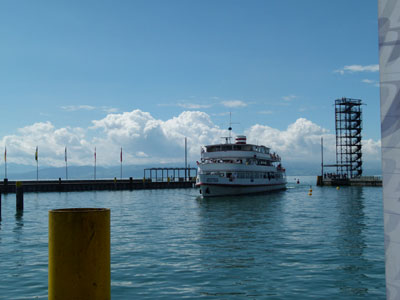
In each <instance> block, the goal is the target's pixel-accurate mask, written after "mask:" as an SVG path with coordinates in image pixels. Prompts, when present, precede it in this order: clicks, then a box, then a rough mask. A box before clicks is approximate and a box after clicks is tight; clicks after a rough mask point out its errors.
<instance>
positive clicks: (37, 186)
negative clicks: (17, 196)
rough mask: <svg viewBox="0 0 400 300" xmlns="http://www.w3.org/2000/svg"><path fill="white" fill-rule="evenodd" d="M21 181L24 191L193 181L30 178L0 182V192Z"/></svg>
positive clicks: (161, 185) (187, 183)
mask: <svg viewBox="0 0 400 300" xmlns="http://www.w3.org/2000/svg"><path fill="white" fill-rule="evenodd" d="M17 182H21V184H22V189H23V192H24V193H30V192H77V191H114V190H143V189H182V188H191V187H193V186H194V184H195V181H194V180H193V178H188V179H187V180H184V178H181V180H178V181H169V182H168V181H153V180H151V179H145V180H143V179H141V180H140V179H132V178H129V179H98V180H61V179H59V180H39V181H36V180H34V181H33V180H32V181H8V180H4V181H3V182H0V192H1V193H15V192H16V184H17Z"/></svg>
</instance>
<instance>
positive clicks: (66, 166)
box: [65, 146, 68, 180]
mask: <svg viewBox="0 0 400 300" xmlns="http://www.w3.org/2000/svg"><path fill="white" fill-rule="evenodd" d="M65 179H66V180H68V158H67V147H66V146H65Z"/></svg>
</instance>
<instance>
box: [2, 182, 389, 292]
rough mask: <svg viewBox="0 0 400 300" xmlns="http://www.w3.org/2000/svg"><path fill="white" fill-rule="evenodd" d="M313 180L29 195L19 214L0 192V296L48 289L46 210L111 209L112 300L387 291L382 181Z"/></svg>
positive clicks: (12, 201)
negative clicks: (262, 189)
mask: <svg viewBox="0 0 400 300" xmlns="http://www.w3.org/2000/svg"><path fill="white" fill-rule="evenodd" d="M315 180H316V178H315V177H300V184H296V181H295V180H294V178H293V177H289V178H288V182H289V184H288V189H287V190H286V191H283V192H276V193H271V194H266V195H257V196H241V197H229V198H228V197H226V198H214V199H209V200H208V199H207V200H204V199H201V198H199V197H198V190H197V189H181V190H179V189H177V190H141V191H110V192H103V191H102V192H72V193H27V194H25V195H24V205H25V210H24V212H23V215H16V214H15V194H9V195H6V196H4V195H3V197H2V209H3V212H2V221H1V222H0V298H1V299H40V298H47V260H48V250H47V246H48V245H47V242H48V210H51V209H55V208H66V207H108V208H110V209H111V294H112V298H113V299H183V298H188V299H200V298H203V299H385V269H384V238H383V213H382V188H378V187H342V188H340V189H339V190H337V189H336V188H335V187H323V188H320V187H316V186H315ZM310 185H312V189H313V193H312V196H309V195H308V191H309V188H310Z"/></svg>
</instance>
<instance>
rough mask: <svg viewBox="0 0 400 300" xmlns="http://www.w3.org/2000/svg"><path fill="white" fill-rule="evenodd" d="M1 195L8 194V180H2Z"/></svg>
mask: <svg viewBox="0 0 400 300" xmlns="http://www.w3.org/2000/svg"><path fill="white" fill-rule="evenodd" d="M3 193H4V194H7V193H8V178H4V184H3Z"/></svg>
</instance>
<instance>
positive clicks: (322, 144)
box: [321, 136, 324, 178]
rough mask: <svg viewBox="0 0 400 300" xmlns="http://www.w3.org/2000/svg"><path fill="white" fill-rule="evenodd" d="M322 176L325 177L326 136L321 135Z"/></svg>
mask: <svg viewBox="0 0 400 300" xmlns="http://www.w3.org/2000/svg"><path fill="white" fill-rule="evenodd" d="M321 177H322V178H324V138H323V137H322V136H321Z"/></svg>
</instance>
